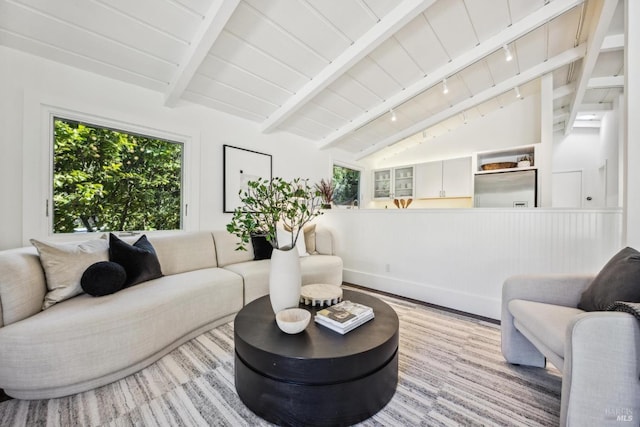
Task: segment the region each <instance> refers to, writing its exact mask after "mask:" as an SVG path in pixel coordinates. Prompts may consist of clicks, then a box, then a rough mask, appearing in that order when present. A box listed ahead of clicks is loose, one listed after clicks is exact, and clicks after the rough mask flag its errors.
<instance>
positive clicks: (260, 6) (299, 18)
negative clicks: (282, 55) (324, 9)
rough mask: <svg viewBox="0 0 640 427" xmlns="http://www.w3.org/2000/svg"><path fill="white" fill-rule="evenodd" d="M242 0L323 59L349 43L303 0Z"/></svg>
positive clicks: (335, 54) (333, 54)
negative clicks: (292, 17)
mask: <svg viewBox="0 0 640 427" xmlns="http://www.w3.org/2000/svg"><path fill="white" fill-rule="evenodd" d="M246 1H247V3H248V4H250V5H251V6H252V7H253V8H255V9H257V10H259V11H260V12H261V13H262V14H263V15H265V16H266V17H268V18H269V19H271V20H273V22H274V23H276V24H277V25H279V26H280V27H282V28H283V29H284V30H286V31H287V32H288V33H289V34H291V35H293V36H295V37H296V38H298V39H299V40H300V41H301V42H302V43H304V44H305V45H306V46H309V47H310V48H311V49H312V50H313V51H315V52H317V53H318V54H319V55H320V56H321V57H323V58H325V59H328V60H333V59H334V58H336V57H337V56H338V55H340V53H342V52H343V51H344V50H345V49H346V48H347V47H349V45H350V44H351V42H352V41H351V40H350V39H348V38H346V37H345V35H344V34H343V33H342V32H341V31H339V30H338V29H337V28H336V27H335V26H333V25H330V23H329V22H328V21H327V20H326V19H325V18H324V17H323V16H322V15H320V14H319V13H318V12H317V11H316V10H315V9H314V8H312V7H311V6H310V5H309V3H307V2H305V1H304V0H270V1H264V0H246ZM291 16H295V17H296V19H291Z"/></svg>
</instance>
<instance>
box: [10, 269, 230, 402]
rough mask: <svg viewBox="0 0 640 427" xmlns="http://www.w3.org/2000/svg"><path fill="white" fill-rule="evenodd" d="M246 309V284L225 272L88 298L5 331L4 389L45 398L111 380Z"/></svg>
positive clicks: (203, 272)
mask: <svg viewBox="0 0 640 427" xmlns="http://www.w3.org/2000/svg"><path fill="white" fill-rule="evenodd" d="M240 308H242V279H241V278H240V277H239V276H238V275H236V274H233V273H231V272H229V271H226V270H223V269H219V268H209V269H202V270H197V271H192V272H188V273H183V274H178V275H172V276H165V277H162V278H159V279H155V280H151V281H148V282H144V283H141V284H139V285H137V286H133V287H130V288H127V289H123V290H122V291H120V292H117V293H115V294H111V295H106V296H104V297H101V298H93V297H91V296H89V295H86V294H83V295H80V296H78V297H76V298H72V299H70V300H67V301H64V302H63V303H60V304H56V305H54V306H53V307H51V308H50V309H48V310H45V311H42V312H40V313H38V314H36V315H34V316H31V317H29V318H27V319H24V320H23V321H20V322H17V323H14V324H12V325H9V326H6V327H4V328H0V360H2V363H0V384H2V385H3V386H4V388H6V389H16V390H46V389H47V388H50V387H56V388H59V387H63V386H65V385H74V384H79V383H83V382H86V381H92V380H94V379H96V378H100V377H102V376H108V375H111V374H112V373H114V372H118V371H120V370H122V369H127V368H128V367H130V366H132V365H136V364H138V363H139V362H141V361H144V360H147V359H148V360H150V361H152V360H153V357H152V356H153V355H156V354H158V353H161V352H162V350H163V349H165V348H167V347H170V346H171V345H172V344H173V343H175V342H176V341H178V340H179V339H180V338H181V337H183V336H185V335H187V334H189V333H190V332H191V331H193V330H195V329H198V328H199V327H202V326H206V325H208V324H210V323H212V322H213V321H214V320H216V319H220V318H223V317H224V316H228V315H231V314H232V313H235V312H237V311H239V310H240ZM149 363H150V362H149ZM15 371H19V372H20V373H21V374H20V375H15ZM96 384H98V385H100V382H96Z"/></svg>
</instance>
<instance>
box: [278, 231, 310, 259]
mask: <svg viewBox="0 0 640 427" xmlns="http://www.w3.org/2000/svg"><path fill="white" fill-rule="evenodd" d="M277 233H278V245H279V246H280V247H284V246H289V245H290V244H291V233H290V232H289V231H287V230H285V229H284V228H280V227H278V230H277ZM296 249H297V250H298V255H300V256H309V254H308V253H307V245H306V244H305V242H304V233H303V232H300V235H299V236H298V241H297V242H296Z"/></svg>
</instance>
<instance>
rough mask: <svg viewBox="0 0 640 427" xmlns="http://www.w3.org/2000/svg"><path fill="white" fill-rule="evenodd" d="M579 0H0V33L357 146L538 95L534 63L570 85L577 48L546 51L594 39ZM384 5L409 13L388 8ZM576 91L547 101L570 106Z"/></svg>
mask: <svg viewBox="0 0 640 427" xmlns="http://www.w3.org/2000/svg"><path fill="white" fill-rule="evenodd" d="M574 1H576V0H551V1H549V0H434V1H433V3H431V2H430V1H427V2H424V3H422V2H417V1H415V0H402V1H389V0H269V1H264V0H138V1H134V2H130V1H126V0H90V1H80V0H56V1H55V2H47V1H44V0H0V45H3V46H6V47H9V48H13V49H17V50H21V51H23V52H26V53H29V54H33V55H37V56H41V57H44V58H47V59H51V60H54V61H58V62H61V63H64V64H66V65H68V66H71V67H77V68H80V69H82V70H85V71H89V72H94V73H99V74H101V75H104V76H107V77H110V78H114V79H118V80H121V81H124V82H127V83H130V84H135V85H139V86H141V87H145V88H148V89H151V90H155V91H158V92H160V94H161V95H162V96H159V97H158V99H162V100H166V101H165V105H166V106H169V107H170V106H172V105H174V104H175V101H177V100H183V101H188V102H193V103H197V104H200V105H202V106H204V107H207V108H211V109H215V110H219V111H223V112H225V113H228V114H231V115H235V116H238V117H242V118H246V119H249V120H252V121H255V122H258V124H257V126H258V128H259V129H261V130H262V131H263V132H270V131H273V130H276V129H278V130H282V131H287V132H290V133H293V134H295V135H300V136H302V137H303V138H304V143H308V140H313V141H315V143H316V144H317V145H318V147H320V148H329V147H335V148H337V149H339V150H344V151H347V152H351V153H353V154H354V157H355V159H356V160H357V159H361V158H364V157H366V156H368V155H372V154H374V153H376V152H377V151H379V150H382V151H383V152H385V153H397V151H398V149H402V150H406V149H407V148H408V147H412V146H415V144H416V141H422V140H423V137H422V130H423V129H421V127H428V129H427V132H428V133H429V135H430V138H431V139H433V137H434V136H437V135H441V134H443V133H446V132H449V130H451V129H454V128H456V127H457V126H464V122H465V120H466V121H467V122H471V121H476V120H482V117H483V116H484V115H487V114H491V112H493V111H495V110H496V109H499V108H501V107H504V106H507V105H510V104H512V103H514V102H518V100H517V98H515V91H514V89H513V85H515V84H517V83H520V92H521V94H522V95H523V97H524V98H527V97H529V96H534V95H536V94H538V93H539V84H538V82H537V79H535V80H534V81H532V82H531V83H524V84H522V82H521V81H518V77H517V76H519V75H522V74H523V73H527V74H526V75H529V74H528V70H530V69H532V68H534V67H545V68H547V71H546V72H551V73H553V79H554V87H555V88H559V87H562V86H565V85H574V86H575V84H576V79H577V78H578V76H580V73H581V70H580V68H581V61H582V60H581V59H577V60H575V62H574V63H572V64H569V65H563V66H562V67H560V68H559V69H555V70H553V69H551V68H548V67H547V65H546V64H553V63H556V62H555V61H554V56H556V55H558V54H560V53H563V52H566V51H568V50H570V49H572V48H573V47H574V46H576V43H578V42H577V40H579V42H580V43H585V42H586V43H588V42H589V40H588V39H587V38H588V37H589V36H590V34H593V28H595V27H594V26H595V25H597V24H598V23H597V22H594V19H595V18H596V17H598V15H597V14H595V12H594V11H595V9H597V7H595V6H596V4H595V2H596V0H585V2H584V3H582V4H578V5H576V6H575V7H573V9H570V10H568V11H567V10H566V9H567V8H569V7H570V6H571V5H573V4H575V3H574ZM621 3H622V2H619V4H621ZM425 4H429V5H430V7H429V8H427V9H426V10H422V9H420V8H421V7H422V8H424V5H425ZM391 11H393V16H394V20H393V22H401V23H403V26H398V27H395V26H390V25H391V20H385V16H387V15H388V14H389V13H390V12H391ZM216 13H217V15H216ZM583 15H584V17H583ZM583 19H584V22H583ZM623 23H624V10H623V8H622V6H619V7H618V9H617V10H616V11H615V13H614V18H613V21H612V23H611V25H610V28H609V31H608V34H616V35H617V34H621V32H622V31H623ZM385 28H393V31H388V30H385ZM578 32H579V34H578ZM615 40H618V39H615ZM503 44H508V45H509V47H510V49H511V50H512V54H513V56H514V60H513V61H510V62H507V61H506V60H505V55H504V51H503V49H502V48H501V46H502V45H503ZM617 49H618V50H617V51H616V50H609V51H608V52H606V53H601V55H600V57H599V58H598V62H597V64H596V66H595V69H594V70H593V72H591V71H590V74H591V75H590V76H589V77H590V78H593V77H598V76H601V77H606V76H612V75H616V74H618V75H620V74H621V73H622V68H623V63H624V57H623V50H622V49H620V48H619V47H617ZM205 53H206V55H205ZM203 58H204V59H203ZM549 61H554V62H549ZM337 64H340V66H339V67H337V66H336V65H337ZM44 72H46V71H44ZM445 77H446V78H447V85H448V87H449V93H448V94H446V95H445V94H443V93H442V89H443V87H442V86H443V85H442V79H443V78H445ZM520 80H521V78H520ZM497 85H499V87H500V90H502V93H501V94H499V95H495V89H492V88H494V87H495V86H497ZM563 91H564V89H563ZM563 93H564V92H563ZM619 93H620V89H619V88H611V89H598V90H587V92H586V95H585V97H584V102H586V103H594V104H597V103H610V102H612V100H614V99H615V98H616V97H617V96H619ZM487 94H490V96H491V97H489V95H487ZM572 97H573V93H567V94H565V95H564V96H562V97H561V98H558V99H555V100H554V106H555V107H556V108H557V109H558V110H559V111H562V110H564V109H568V108H569V105H570V104H571V99H572ZM476 103H477V104H476ZM563 107H565V108H564V109H563ZM392 108H393V111H394V113H395V115H396V118H397V120H396V121H391V120H390V119H391V112H390V110H391V109H392ZM274 120H275V122H274ZM416 135H417V136H416ZM407 136H408V138H407ZM403 140H404V141H405V142H404V143H398V141H403ZM396 143H397V144H396ZM387 145H397V146H396V147H394V148H393V150H387V149H385V147H386V146H387ZM385 155H388V154H385Z"/></svg>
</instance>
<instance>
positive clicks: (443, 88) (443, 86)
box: [442, 79, 449, 95]
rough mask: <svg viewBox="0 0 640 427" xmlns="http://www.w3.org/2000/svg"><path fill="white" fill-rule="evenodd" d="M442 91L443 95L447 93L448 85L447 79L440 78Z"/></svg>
mask: <svg viewBox="0 0 640 427" xmlns="http://www.w3.org/2000/svg"><path fill="white" fill-rule="evenodd" d="M442 93H444V94H445V95H446V94H448V93H449V86H447V79H442Z"/></svg>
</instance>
